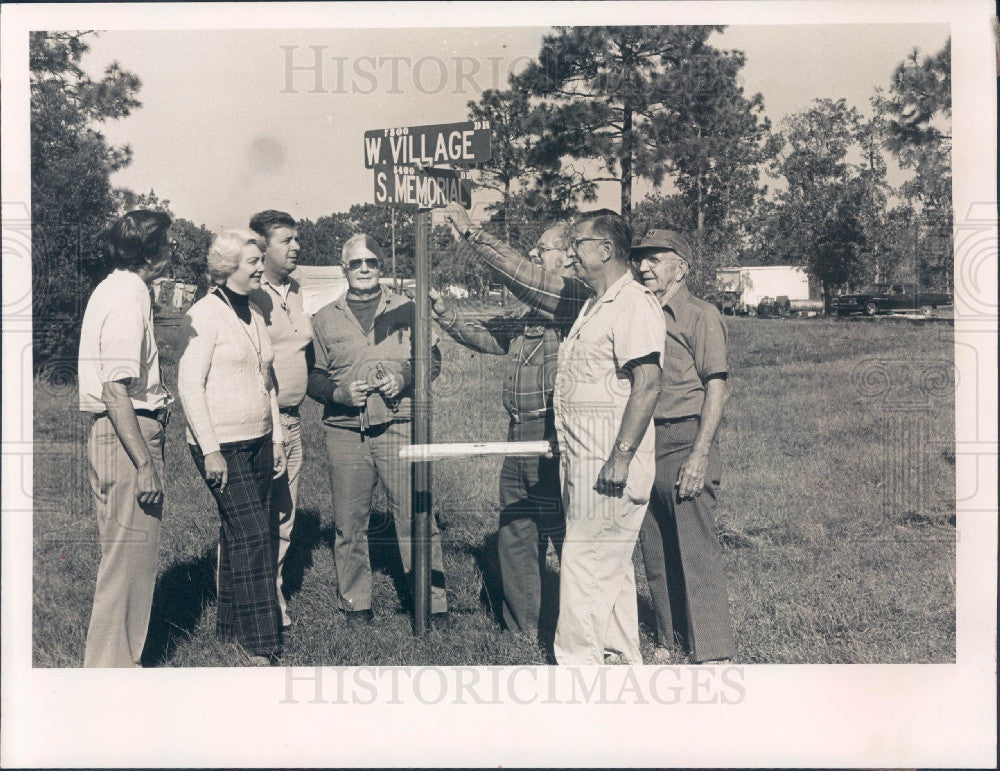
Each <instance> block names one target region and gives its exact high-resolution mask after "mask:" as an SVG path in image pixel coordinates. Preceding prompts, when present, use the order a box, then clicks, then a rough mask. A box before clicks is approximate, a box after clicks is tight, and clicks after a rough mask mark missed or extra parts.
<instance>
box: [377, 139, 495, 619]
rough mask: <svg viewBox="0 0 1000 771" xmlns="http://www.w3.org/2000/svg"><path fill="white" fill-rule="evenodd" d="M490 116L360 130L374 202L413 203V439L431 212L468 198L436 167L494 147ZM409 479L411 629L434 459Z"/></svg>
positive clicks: (420, 398)
mask: <svg viewBox="0 0 1000 771" xmlns="http://www.w3.org/2000/svg"><path fill="white" fill-rule="evenodd" d="M491 142H492V140H491V136H490V124H489V122H488V121H466V122H464V123H441V124H436V125H433V126H409V127H404V128H394V129H375V130H373V131H366V132H365V168H369V169H374V175H373V176H374V185H375V203H376V204H380V205H383V206H396V207H401V208H411V207H412V208H416V209H417V214H416V216H415V217H414V219H415V227H416V253H415V255H414V258H415V259H414V263H415V264H414V269H415V272H416V280H417V281H416V297H415V298H414V306H415V307H414V316H415V319H414V325H413V443H414V444H418V445H427V444H430V442H431V311H430V278H431V255H430V240H431V213H430V210H431V209H432V208H436V207H440V206H447V205H448V204H449V203H452V202H457V203H460V204H461V205H462V206H465V207H466V208H469V207H471V206H472V191H471V184H470V183H469V182H467V181H466V180H465V179H464V178H463V175H462V173H461V172H459V171H455V170H453V169H442V168H435V166H436V165H440V164H448V165H457V166H462V165H465V164H471V163H482V162H483V161H488V160H489V159H490V154H491V153H492V146H491ZM410 473H411V474H412V481H413V498H412V501H413V509H412V511H413V533H412V534H413V539H412V541H413V583H414V587H413V633H414V634H415V635H417V636H422V635H424V634H425V633H426V632H427V629H428V627H429V626H430V608H431V517H432V516H433V514H432V509H431V464H430V461H429V460H415V461H414V462H413V463H412V464H411V471H410Z"/></svg>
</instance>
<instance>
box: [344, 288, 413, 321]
mask: <svg viewBox="0 0 1000 771" xmlns="http://www.w3.org/2000/svg"><path fill="white" fill-rule="evenodd" d="M379 289H380V290H381V292H382V297H381V299H380V300H379V303H378V310H377V311H375V315H376V316H380V315H381V314H382V312H383V311H384V310H385V309H386V306H387V305H388V304H389V302H390V301H391V300H392V299H393V298H394V297H397V296H401V295H396V293H395V292H393V291H392V290H391V289H390V288H389V287H387V286H381V287H379ZM350 291H351V290H350V288H348V290H347V291H346V292H344V293H343V294H342V295H341V296H340V297H338V298H337V299H336V300H334V301H333V305H334V307H335V308H339V309H340V310H342V311H345V312H350V308H349V307H348V305H347V295H348V294H349V293H350ZM403 299H404V300H405V299H406V298H405V297H404V298H403ZM351 315H352V316H353V315H354V314H353V313H351Z"/></svg>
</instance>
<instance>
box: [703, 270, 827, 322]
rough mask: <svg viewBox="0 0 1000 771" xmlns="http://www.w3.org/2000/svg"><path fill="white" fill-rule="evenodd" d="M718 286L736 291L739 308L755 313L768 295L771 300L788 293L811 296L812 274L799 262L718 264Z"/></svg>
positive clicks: (798, 297) (796, 297) (792, 296)
mask: <svg viewBox="0 0 1000 771" xmlns="http://www.w3.org/2000/svg"><path fill="white" fill-rule="evenodd" d="M715 281H716V288H717V289H718V290H719V291H720V292H736V293H737V294H738V295H739V299H738V300H737V308H736V310H737V312H739V313H756V312H757V306H758V305H759V304H760V301H761V300H763V299H764V298H765V297H770V298H771V299H772V300H773V299H775V298H777V297H787V298H788V299H789V300H791V301H792V302H793V303H794V301H796V300H808V299H809V276H808V275H807V274H806V272H805V270H804V269H803V268H800V267H798V266H796V265H746V266H742V267H732V268H719V270H718V271H717V272H716V274H715Z"/></svg>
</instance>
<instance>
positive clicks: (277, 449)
mask: <svg viewBox="0 0 1000 771" xmlns="http://www.w3.org/2000/svg"><path fill="white" fill-rule="evenodd" d="M272 444H273V445H274V477H273V478H274V479H277V478H278V477H280V476H281V475H282V474H284V473H285V469H286V468H288V457H287V456H286V455H285V443H284V442H272Z"/></svg>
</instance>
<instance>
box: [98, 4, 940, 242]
mask: <svg viewBox="0 0 1000 771" xmlns="http://www.w3.org/2000/svg"><path fill="white" fill-rule="evenodd" d="M548 31H549V30H548V29H547V28H533V27H519V28H509V27H503V28H501V27H494V28H464V29H447V28H444V29H441V28H437V29H385V28H383V29H376V30H365V29H330V30H316V29H311V30H277V29H267V30H246V31H235V30H233V31H228V30H205V31H191V30H181V31H166V30H161V31H109V32H103V33H101V34H100V35H99V36H98V37H96V38H93V37H92V38H91V50H90V52H89V53H88V54H87V55H86V56H85V58H84V61H83V65H84V68H85V69H86V70H88V72H90V73H92V74H94V75H96V74H99V73H100V71H101V70H102V69H103V68H104V67H105V66H107V65H108V64H109V63H110V62H111V61H113V60H114V61H118V62H119V63H120V64H121V66H122V67H124V68H125V69H127V70H130V71H132V72H134V73H135V74H137V75H138V76H139V78H140V79H141V80H142V84H143V85H142V89H141V90H140V92H139V99H140V100H141V101H142V107H141V108H140V109H138V110H136V111H135V112H134V113H133V114H132V115H130V116H129V117H128V118H125V119H123V120H119V121H112V122H109V123H107V124H104V125H103V126H102V127H101V131H102V132H103V133H104V134H105V136H106V137H107V138H108V140H109V141H111V142H113V143H116V144H117V143H127V144H129V145H130V146H131V148H132V151H133V161H132V163H131V165H129V166H128V167H127V168H125V169H124V170H122V171H121V172H118V173H117V174H116V175H115V177H114V180H113V181H114V183H115V184H116V185H121V186H124V187H129V188H131V189H133V190H135V191H136V192H147V191H149V190H151V189H152V190H154V191H155V192H156V194H157V195H158V196H159V197H160V198H165V199H168V200H169V201H170V205H171V209H172V210H173V212H174V213H175V214H176V215H177V216H181V217H186V218H188V219H191V220H194V221H195V222H196V223H198V224H204V225H206V226H207V227H209V228H210V229H213V230H217V229H219V228H222V227H227V226H233V225H242V224H245V222H246V221H247V220H248V219H249V217H250V215H251V214H252V213H253V212H255V211H258V210H260V209H264V208H277V209H283V210H287V211H289V212H291V213H292V214H293V215H294V216H295V217H297V218H310V219H316V218H317V217H320V216H322V215H324V214H330V213H332V212H336V211H344V210H346V209H347V208H348V207H350V206H351V205H352V204H354V203H363V202H371V201H373V182H372V172H371V170H369V169H365V168H364V162H363V160H364V159H363V144H362V137H363V134H364V132H365V131H366V130H369V129H381V128H390V127H401V126H417V125H423V124H431V123H449V122H453V121H454V122H457V121H463V120H466V119H467V114H468V113H467V106H466V105H467V103H468V102H469V101H470V100H476V99H478V97H479V95H480V94H481V92H482V90H483V89H485V88H496V87H499V88H503V87H504V86H505V85H506V77H507V74H508V72H510V71H516V70H518V69H519V68H520V67H522V66H523V65H524V63H525V62H526V61H527V60H528V59H530V58H532V57H533V56H535V55H537V53H538V50H539V47H540V44H541V40H542V36H543V35H544V34H546V32H548ZM948 32H949V30H948V26H947V25H945V24H865V25H861V24H836V25H830V24H828V25H795V26H790V25H785V26H779V25H767V26H730V27H727V28H726V29H725V30H724V32H722V33H721V34H718V35H716V36H714V37H713V39H712V41H711V42H712V44H713V45H715V46H716V47H719V48H724V49H737V50H741V51H743V52H744V53H745V54H746V57H747V63H746V66H745V67H744V69H743V70H742V73H741V77H742V78H743V80H744V88H745V89H746V92H747V93H748V94H753V93H757V92H759V93H761V94H763V96H764V105H765V113H766V114H767V116H768V117H769V118H770V119H771V121H772V123H773V124H775V126H779V125H780V122H781V120H782V118H784V117H785V116H787V115H789V114H790V113H793V112H796V111H799V110H802V109H804V108H805V107H807V106H808V104H809V103H810V102H811V101H812V100H813V99H815V98H819V97H831V98H838V97H845V98H846V99H847V102H848V103H849V104H852V105H854V106H856V107H857V108H858V109H859V110H861V111H862V112H866V113H867V112H870V105H869V99H870V98H871V96H872V94H873V93H874V89H875V87H876V86H881V87H887V86H888V83H889V77H890V75H891V73H892V70H893V69H894V68H895V67H896V66H897V65H898V64H899V63H900V62H901V61H903V59H904V58H905V57H906V56H907V55H908V53H909V52H910V51H911V50H913V49H914V48H918V49H920V51H921V52H922V53H924V54H929V53H932V52H935V51H937V50H939V49H940V48H941V46H942V45H944V42H945V41H946V40H947V37H948ZM317 56H318V57H319V59H318V61H319V63H320V66H319V69H318V70H317V68H316V66H315V64H316V61H317V58H316V57H317ZM290 67H291V68H292V69H290ZM294 68H302V69H294ZM317 76H318V80H319V82H317ZM649 190H651V187H650V186H649V185H648V184H646V183H638V184H637V185H636V187H635V189H634V193H633V195H634V199H635V200H638V199H639V198H640V197H641V196H642V195H644V194H645V193H646V192H648V191H649ZM618 197H619V192H618V187H617V185H616V184H614V183H610V184H602V185H601V189H600V193H599V199H598V204H599V205H607V206H610V207H611V208H613V209H617V208H618ZM474 200H482V198H481V197H480V196H478V195H477V196H476V198H474Z"/></svg>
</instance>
